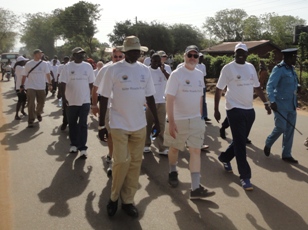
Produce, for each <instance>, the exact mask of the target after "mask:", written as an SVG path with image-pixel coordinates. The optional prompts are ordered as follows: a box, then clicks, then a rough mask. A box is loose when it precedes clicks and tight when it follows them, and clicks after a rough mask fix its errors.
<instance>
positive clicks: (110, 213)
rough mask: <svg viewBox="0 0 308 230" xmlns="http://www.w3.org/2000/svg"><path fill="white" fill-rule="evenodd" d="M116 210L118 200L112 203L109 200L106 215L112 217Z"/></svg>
mask: <svg viewBox="0 0 308 230" xmlns="http://www.w3.org/2000/svg"><path fill="white" fill-rule="evenodd" d="M117 210H118V200H116V201H112V200H110V199H109V201H108V204H107V213H108V216H114V215H115V214H116V212H117Z"/></svg>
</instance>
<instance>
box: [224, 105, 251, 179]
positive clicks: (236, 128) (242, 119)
mask: <svg viewBox="0 0 308 230" xmlns="http://www.w3.org/2000/svg"><path fill="white" fill-rule="evenodd" d="M227 117H228V120H229V124H230V128H231V132H232V138H233V141H232V142H231V144H230V145H229V147H228V148H227V150H226V152H222V153H221V155H220V156H219V160H220V161H222V162H230V161H231V160H232V159H233V158H234V157H235V158H236V162H237V168H238V171H239V174H240V178H241V179H250V178H251V169H250V166H249V164H248V162H247V159H246V140H247V137H248V136H249V133H250V130H251V127H252V124H253V122H254V120H255V117H256V114H255V111H254V109H238V108H234V109H231V110H227Z"/></svg>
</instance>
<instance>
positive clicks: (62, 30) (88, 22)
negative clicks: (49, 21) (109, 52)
mask: <svg viewBox="0 0 308 230" xmlns="http://www.w3.org/2000/svg"><path fill="white" fill-rule="evenodd" d="M99 7H100V5H99V4H92V3H88V2H85V1H80V2H78V3H76V4H74V5H72V6H69V7H66V8H65V9H64V10H62V9H56V10H55V11H54V12H53V13H54V15H55V18H56V20H55V21H54V24H53V26H54V28H58V29H57V30H56V32H57V35H58V36H60V37H61V38H62V39H63V40H64V41H65V42H66V43H69V44H74V46H81V47H83V48H85V47H87V48H88V49H89V51H90V54H91V53H93V52H94V51H95V49H96V47H95V43H96V42H95V40H93V38H94V35H95V33H97V27H96V24H95V22H96V21H97V20H99V18H100V11H101V10H100V9H99Z"/></svg>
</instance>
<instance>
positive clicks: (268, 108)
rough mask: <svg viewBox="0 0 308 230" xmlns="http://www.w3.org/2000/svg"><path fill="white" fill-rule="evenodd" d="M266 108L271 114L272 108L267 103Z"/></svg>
mask: <svg viewBox="0 0 308 230" xmlns="http://www.w3.org/2000/svg"><path fill="white" fill-rule="evenodd" d="M265 109H266V110H267V114H268V115H270V114H271V113H272V110H271V108H270V107H269V105H265Z"/></svg>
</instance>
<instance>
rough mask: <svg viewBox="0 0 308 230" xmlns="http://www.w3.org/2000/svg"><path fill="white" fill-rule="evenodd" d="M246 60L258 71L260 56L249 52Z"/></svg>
mask: <svg viewBox="0 0 308 230" xmlns="http://www.w3.org/2000/svg"><path fill="white" fill-rule="evenodd" d="M247 62H250V63H251V64H253V66H254V67H255V68H256V71H257V73H258V72H259V69H260V68H259V65H260V58H259V56H258V55H256V54H250V55H248V57H247Z"/></svg>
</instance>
